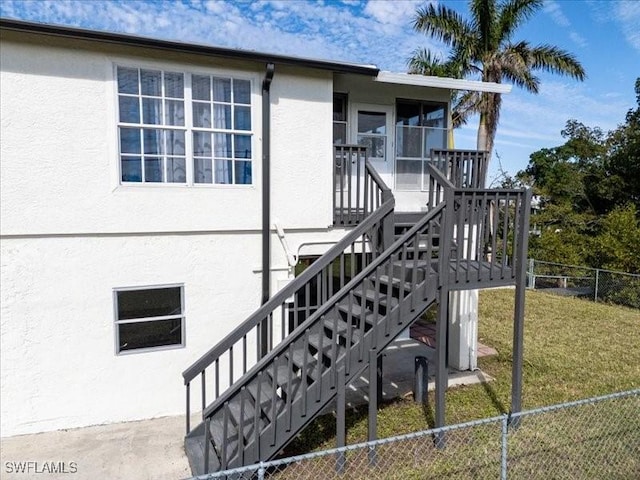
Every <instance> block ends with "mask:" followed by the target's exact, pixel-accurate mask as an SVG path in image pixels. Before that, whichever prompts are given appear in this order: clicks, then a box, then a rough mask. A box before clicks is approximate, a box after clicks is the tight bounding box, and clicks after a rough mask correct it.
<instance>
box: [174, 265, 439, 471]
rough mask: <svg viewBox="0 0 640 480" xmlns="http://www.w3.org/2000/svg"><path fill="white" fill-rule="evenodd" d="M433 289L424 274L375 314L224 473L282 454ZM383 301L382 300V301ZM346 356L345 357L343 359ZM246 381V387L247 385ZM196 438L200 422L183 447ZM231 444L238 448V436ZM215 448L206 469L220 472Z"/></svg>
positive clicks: (197, 467) (433, 279)
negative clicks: (358, 335)
mask: <svg viewBox="0 0 640 480" xmlns="http://www.w3.org/2000/svg"><path fill="white" fill-rule="evenodd" d="M407 275H411V273H410V272H409V271H407ZM372 281H373V280H371V279H369V278H367V279H365V280H364V281H363V282H362V283H363V284H366V283H370V282H372ZM437 285H438V278H437V273H435V272H433V271H432V273H431V274H430V275H425V277H424V279H423V280H422V281H420V282H419V283H417V284H416V285H415V287H414V288H413V289H412V291H410V292H407V293H406V295H405V296H404V298H403V300H402V302H401V303H398V304H397V305H395V306H394V307H393V308H391V309H390V310H389V311H388V312H387V313H386V314H385V315H380V316H379V318H378V325H377V328H374V327H373V326H372V327H371V328H370V329H369V330H368V331H367V332H366V333H365V334H364V336H363V337H362V338H361V339H360V340H358V341H357V342H355V343H353V344H352V345H351V348H350V351H349V353H348V351H347V349H346V348H345V349H344V350H343V351H342V352H341V354H340V355H338V357H337V359H336V361H335V362H334V364H333V365H332V368H328V369H327V370H326V371H325V372H324V373H323V374H322V375H321V377H320V381H319V383H318V380H315V381H313V382H311V383H309V384H308V385H307V386H306V388H301V387H302V385H298V387H297V390H296V392H294V393H293V396H295V398H294V399H292V401H291V403H290V404H289V405H288V406H287V408H284V409H283V410H282V411H280V413H279V414H278V415H277V418H276V421H275V422H272V421H270V422H269V424H268V425H267V426H266V427H265V428H263V429H260V434H259V436H258V440H257V442H256V438H255V436H252V437H251V438H249V439H245V438H243V442H244V443H243V445H244V447H243V448H242V449H241V452H242V454H241V455H238V450H237V448H235V449H234V451H233V452H231V453H232V454H234V455H232V458H229V459H228V460H226V461H225V462H224V463H225V467H226V468H227V469H228V468H235V467H240V466H243V465H248V464H252V463H256V462H259V461H267V460H270V459H272V458H273V457H274V456H276V455H277V454H278V453H279V452H281V451H282V449H283V448H284V447H285V446H286V445H287V444H288V443H289V442H291V440H293V439H294V438H295V437H296V435H297V434H298V433H300V431H301V430H303V429H304V428H305V427H306V426H307V425H308V424H309V423H311V422H312V421H313V420H314V419H315V418H316V417H317V416H318V415H319V414H320V413H321V412H322V411H324V410H325V408H326V407H327V405H329V404H330V403H331V402H332V401H334V400H335V398H336V395H337V392H338V389H339V388H346V387H347V386H348V385H349V384H350V383H351V382H352V381H353V380H354V379H355V378H357V377H358V376H360V375H361V374H362V372H363V371H364V370H365V369H366V368H367V367H368V366H369V362H368V359H369V351H370V350H371V349H374V350H376V351H378V352H381V351H382V350H383V349H384V348H385V347H387V346H388V345H389V344H390V343H391V342H392V341H393V340H395V339H396V338H397V337H398V335H400V333H401V332H402V331H404V330H405V329H406V328H408V327H409V326H410V325H411V324H412V323H413V322H414V321H415V320H416V319H417V318H419V317H420V316H421V315H422V314H423V313H424V311H425V310H426V309H427V308H429V307H430V306H431V305H432V304H433V303H434V302H435V301H436V299H437V297H438V295H437V292H438V287H437ZM356 288H357V287H356ZM393 296H394V294H393V292H391V297H393ZM381 300H384V298H383V299H381ZM338 306H339V304H336V305H335V306H334V307H333V308H332V310H335V309H336V308H338ZM332 313H334V312H329V313H327V315H326V316H330V315H331V314H332ZM331 347H333V344H331ZM347 357H349V358H348V359H347ZM276 361H277V360H276ZM272 365H273V362H272V363H271V364H270V365H265V367H264V368H263V369H262V371H266V370H268V369H269V367H270V366H272ZM341 365H344V366H345V382H344V384H342V385H338V383H337V371H338V369H339V368H340V366H341ZM250 381H251V380H249V381H248V382H246V383H250ZM300 383H302V382H300ZM327 386H328V387H327ZM305 403H306V411H305ZM287 417H289V418H287ZM274 429H275V431H274ZM253 433H255V430H253ZM198 436H204V424H200V425H198V426H197V427H195V428H194V430H193V432H192V434H191V435H190V436H189V437H188V438H187V439H185V443H188V442H189V441H190V440H191V443H192V446H191V448H193V443H194V442H193V437H198ZM274 439H275V442H274ZM197 443H199V446H200V448H201V449H203V448H204V442H200V441H199V442H197ZM235 443H236V444H237V437H236V440H235ZM257 444H259V448H258V450H256V445H257ZM216 448H217V451H216V450H214V448H212V445H211V444H210V445H209V449H210V450H209V458H210V467H214V468H213V469H212V470H217V469H219V468H220V466H221V463H222V462H221V460H222V459H221V457H222V455H221V453H222V452H221V448H220V447H219V446H216ZM222 448H225V447H222ZM227 448H228V446H227ZM198 456H199V455H198ZM191 466H192V470H193V472H194V473H195V474H201V473H204V464H203V463H202V462H191Z"/></svg>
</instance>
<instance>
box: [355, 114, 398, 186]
mask: <svg viewBox="0 0 640 480" xmlns="http://www.w3.org/2000/svg"><path fill="white" fill-rule="evenodd" d="M359 111H365V112H376V113H384V114H385V115H386V125H385V129H386V148H385V156H386V158H385V160H384V161H381V160H376V159H374V158H370V159H369V160H370V162H371V165H372V166H373V167H374V168H375V169H376V171H377V172H378V173H379V174H380V176H381V177H382V179H383V180H384V182H385V183H386V184H387V185H388V186H389V188H392V189H393V185H394V181H393V175H394V172H395V156H394V151H395V150H394V148H395V135H394V114H395V107H394V105H381V104H373V103H352V104H351V105H349V125H350V128H349V135H350V140H351V143H353V144H357V143H358V112H359Z"/></svg>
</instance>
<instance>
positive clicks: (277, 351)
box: [202, 202, 445, 418]
mask: <svg viewBox="0 0 640 480" xmlns="http://www.w3.org/2000/svg"><path fill="white" fill-rule="evenodd" d="M444 208H445V203H444V202H443V203H441V204H440V205H438V206H437V207H436V208H434V209H433V210H431V211H429V212H427V213H426V214H425V215H424V217H422V218H421V219H420V221H419V222H417V223H416V224H415V225H414V226H413V227H411V228H410V229H409V230H408V231H406V232H405V233H403V234H402V236H401V237H400V238H398V239H397V240H396V241H395V242H393V244H392V245H391V246H390V247H389V248H387V249H386V250H385V251H384V252H383V253H382V254H380V255H379V256H378V257H377V258H376V259H375V260H374V261H373V262H371V263H370V264H369V265H367V267H366V268H364V269H363V270H361V271H360V272H359V273H358V274H357V275H356V276H355V277H353V278H352V279H351V280H350V281H349V282H348V283H347V284H346V285H345V286H344V287H342V288H341V289H340V290H339V291H338V292H337V293H335V294H334V295H333V296H332V297H331V298H329V300H328V301H326V302H324V303H323V304H322V305H321V306H320V307H319V308H318V309H317V310H316V311H315V312H314V313H313V314H312V315H311V316H310V317H309V318H307V319H305V320H304V321H303V322H302V323H301V324H300V325H298V326H297V327H296V328H295V329H294V330H293V331H292V332H291V333H290V334H289V335H287V338H286V340H284V341H282V342H280V343H279V344H278V345H277V346H276V347H274V348H273V350H271V351H270V352H269V353H268V354H267V355H265V356H264V357H263V358H262V359H260V360H259V361H258V362H257V363H256V364H255V365H254V366H253V367H252V368H251V369H250V370H248V371H247V373H245V374H244V375H243V376H242V377H241V378H239V379H238V380H237V381H236V382H234V384H233V385H231V386H230V387H229V388H228V389H227V390H226V391H225V392H224V393H223V394H222V395H220V396H219V397H218V398H216V399H215V400H214V401H213V402H212V403H211V404H210V405H209V406H208V407H207V408H206V409H205V410H204V411H203V413H202V416H203V418H206V417H207V416H209V415H211V414H212V413H213V412H214V411H215V410H216V408H217V407H218V406H219V405H220V404H221V403H224V402H225V401H226V400H228V399H229V398H230V397H231V396H232V395H233V394H235V392H236V391H237V390H238V389H239V388H240V384H241V383H242V380H243V379H244V378H250V377H252V376H254V375H255V374H256V373H257V372H259V371H260V370H261V369H263V368H264V366H265V364H266V363H268V362H270V361H271V360H273V358H275V357H279V356H281V355H282V354H283V353H284V351H285V350H287V349H288V348H289V345H290V344H291V343H292V342H295V341H296V340H297V339H298V338H299V337H300V336H301V335H303V334H305V332H306V330H307V329H308V328H309V327H310V326H312V325H313V324H314V323H315V322H317V321H318V319H320V318H321V317H322V316H323V315H325V314H326V313H327V311H328V310H329V309H330V308H333V307H334V306H335V304H336V303H337V302H338V301H340V299H341V298H342V297H344V295H346V294H347V293H348V292H349V291H351V290H353V289H354V288H355V287H356V286H357V285H358V284H360V283H361V282H362V281H363V280H364V279H366V278H367V277H368V276H369V275H371V274H372V273H374V272H375V271H376V269H377V268H378V267H380V266H381V265H382V264H383V263H385V262H386V261H388V260H389V258H390V257H391V256H392V255H394V254H395V253H396V250H397V249H398V248H400V247H402V245H403V244H404V243H405V242H406V241H407V239H410V238H411V237H413V236H414V235H415V234H416V233H417V232H419V231H420V230H421V229H422V228H423V227H424V226H425V225H427V224H428V223H429V222H430V221H431V220H433V218H434V217H435V216H436V215H438V214H439V213H440V212H441V211H442V210H444ZM309 268H311V267H309ZM305 271H306V270H305Z"/></svg>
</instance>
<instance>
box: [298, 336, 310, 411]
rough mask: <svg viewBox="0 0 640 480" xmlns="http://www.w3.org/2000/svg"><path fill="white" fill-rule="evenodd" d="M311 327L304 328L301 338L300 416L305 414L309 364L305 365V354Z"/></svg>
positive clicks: (306, 353) (307, 350)
mask: <svg viewBox="0 0 640 480" xmlns="http://www.w3.org/2000/svg"><path fill="white" fill-rule="evenodd" d="M310 332H311V329H309V328H307V329H306V335H305V336H304V340H303V350H302V388H301V389H300V392H301V394H302V416H303V417H306V416H307V388H308V379H307V375H308V374H309V372H308V370H309V366H308V365H307V356H308V353H309V333H310Z"/></svg>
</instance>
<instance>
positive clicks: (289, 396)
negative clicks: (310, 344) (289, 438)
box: [286, 343, 293, 431]
mask: <svg viewBox="0 0 640 480" xmlns="http://www.w3.org/2000/svg"><path fill="white" fill-rule="evenodd" d="M292 403H293V343H290V344H289V358H288V359H287V408H286V411H287V431H291V422H292V420H293V418H292V416H293V411H292V410H293V409H292V408H291V404H292Z"/></svg>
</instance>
